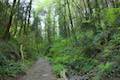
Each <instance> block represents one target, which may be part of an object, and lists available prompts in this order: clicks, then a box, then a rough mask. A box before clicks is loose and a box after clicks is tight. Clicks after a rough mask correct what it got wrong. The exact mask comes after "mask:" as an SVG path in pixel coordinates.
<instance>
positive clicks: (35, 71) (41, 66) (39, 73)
mask: <svg viewBox="0 0 120 80" xmlns="http://www.w3.org/2000/svg"><path fill="white" fill-rule="evenodd" d="M21 80H56V78H55V76H54V74H53V72H52V67H51V65H50V64H49V62H48V61H47V60H46V59H43V58H40V59H39V60H38V61H37V62H36V63H35V64H34V65H33V66H32V67H31V69H29V70H28V71H27V74H26V75H25V76H24V77H23V78H22V79H21Z"/></svg>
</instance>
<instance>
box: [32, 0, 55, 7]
mask: <svg viewBox="0 0 120 80" xmlns="http://www.w3.org/2000/svg"><path fill="white" fill-rule="evenodd" d="M52 2H53V0H34V1H33V8H34V9H41V8H43V7H48V6H49V5H50V4H51V3H52Z"/></svg>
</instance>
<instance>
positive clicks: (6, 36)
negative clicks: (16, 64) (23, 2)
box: [3, 0, 17, 39]
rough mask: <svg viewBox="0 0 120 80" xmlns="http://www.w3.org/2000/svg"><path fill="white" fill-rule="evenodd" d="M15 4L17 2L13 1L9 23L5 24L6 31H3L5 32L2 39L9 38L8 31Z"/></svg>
mask: <svg viewBox="0 0 120 80" xmlns="http://www.w3.org/2000/svg"><path fill="white" fill-rule="evenodd" d="M16 2H17V0H14V1H13V5H12V8H11V13H10V17H9V22H8V23H7V26H5V27H6V29H5V32H4V35H3V39H6V38H8V37H10V35H9V34H10V33H9V31H10V27H11V25H12V20H13V16H14V13H15V11H14V8H15V4H16Z"/></svg>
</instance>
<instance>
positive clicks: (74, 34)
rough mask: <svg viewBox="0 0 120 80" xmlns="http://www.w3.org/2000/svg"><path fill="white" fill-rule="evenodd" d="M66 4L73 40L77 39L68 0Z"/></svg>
mask: <svg viewBox="0 0 120 80" xmlns="http://www.w3.org/2000/svg"><path fill="white" fill-rule="evenodd" d="M67 6H68V11H69V19H70V24H71V30H72V34H73V36H74V39H75V41H77V37H76V33H75V30H74V25H73V20H72V14H71V9H70V4H69V1H68V0H67Z"/></svg>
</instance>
